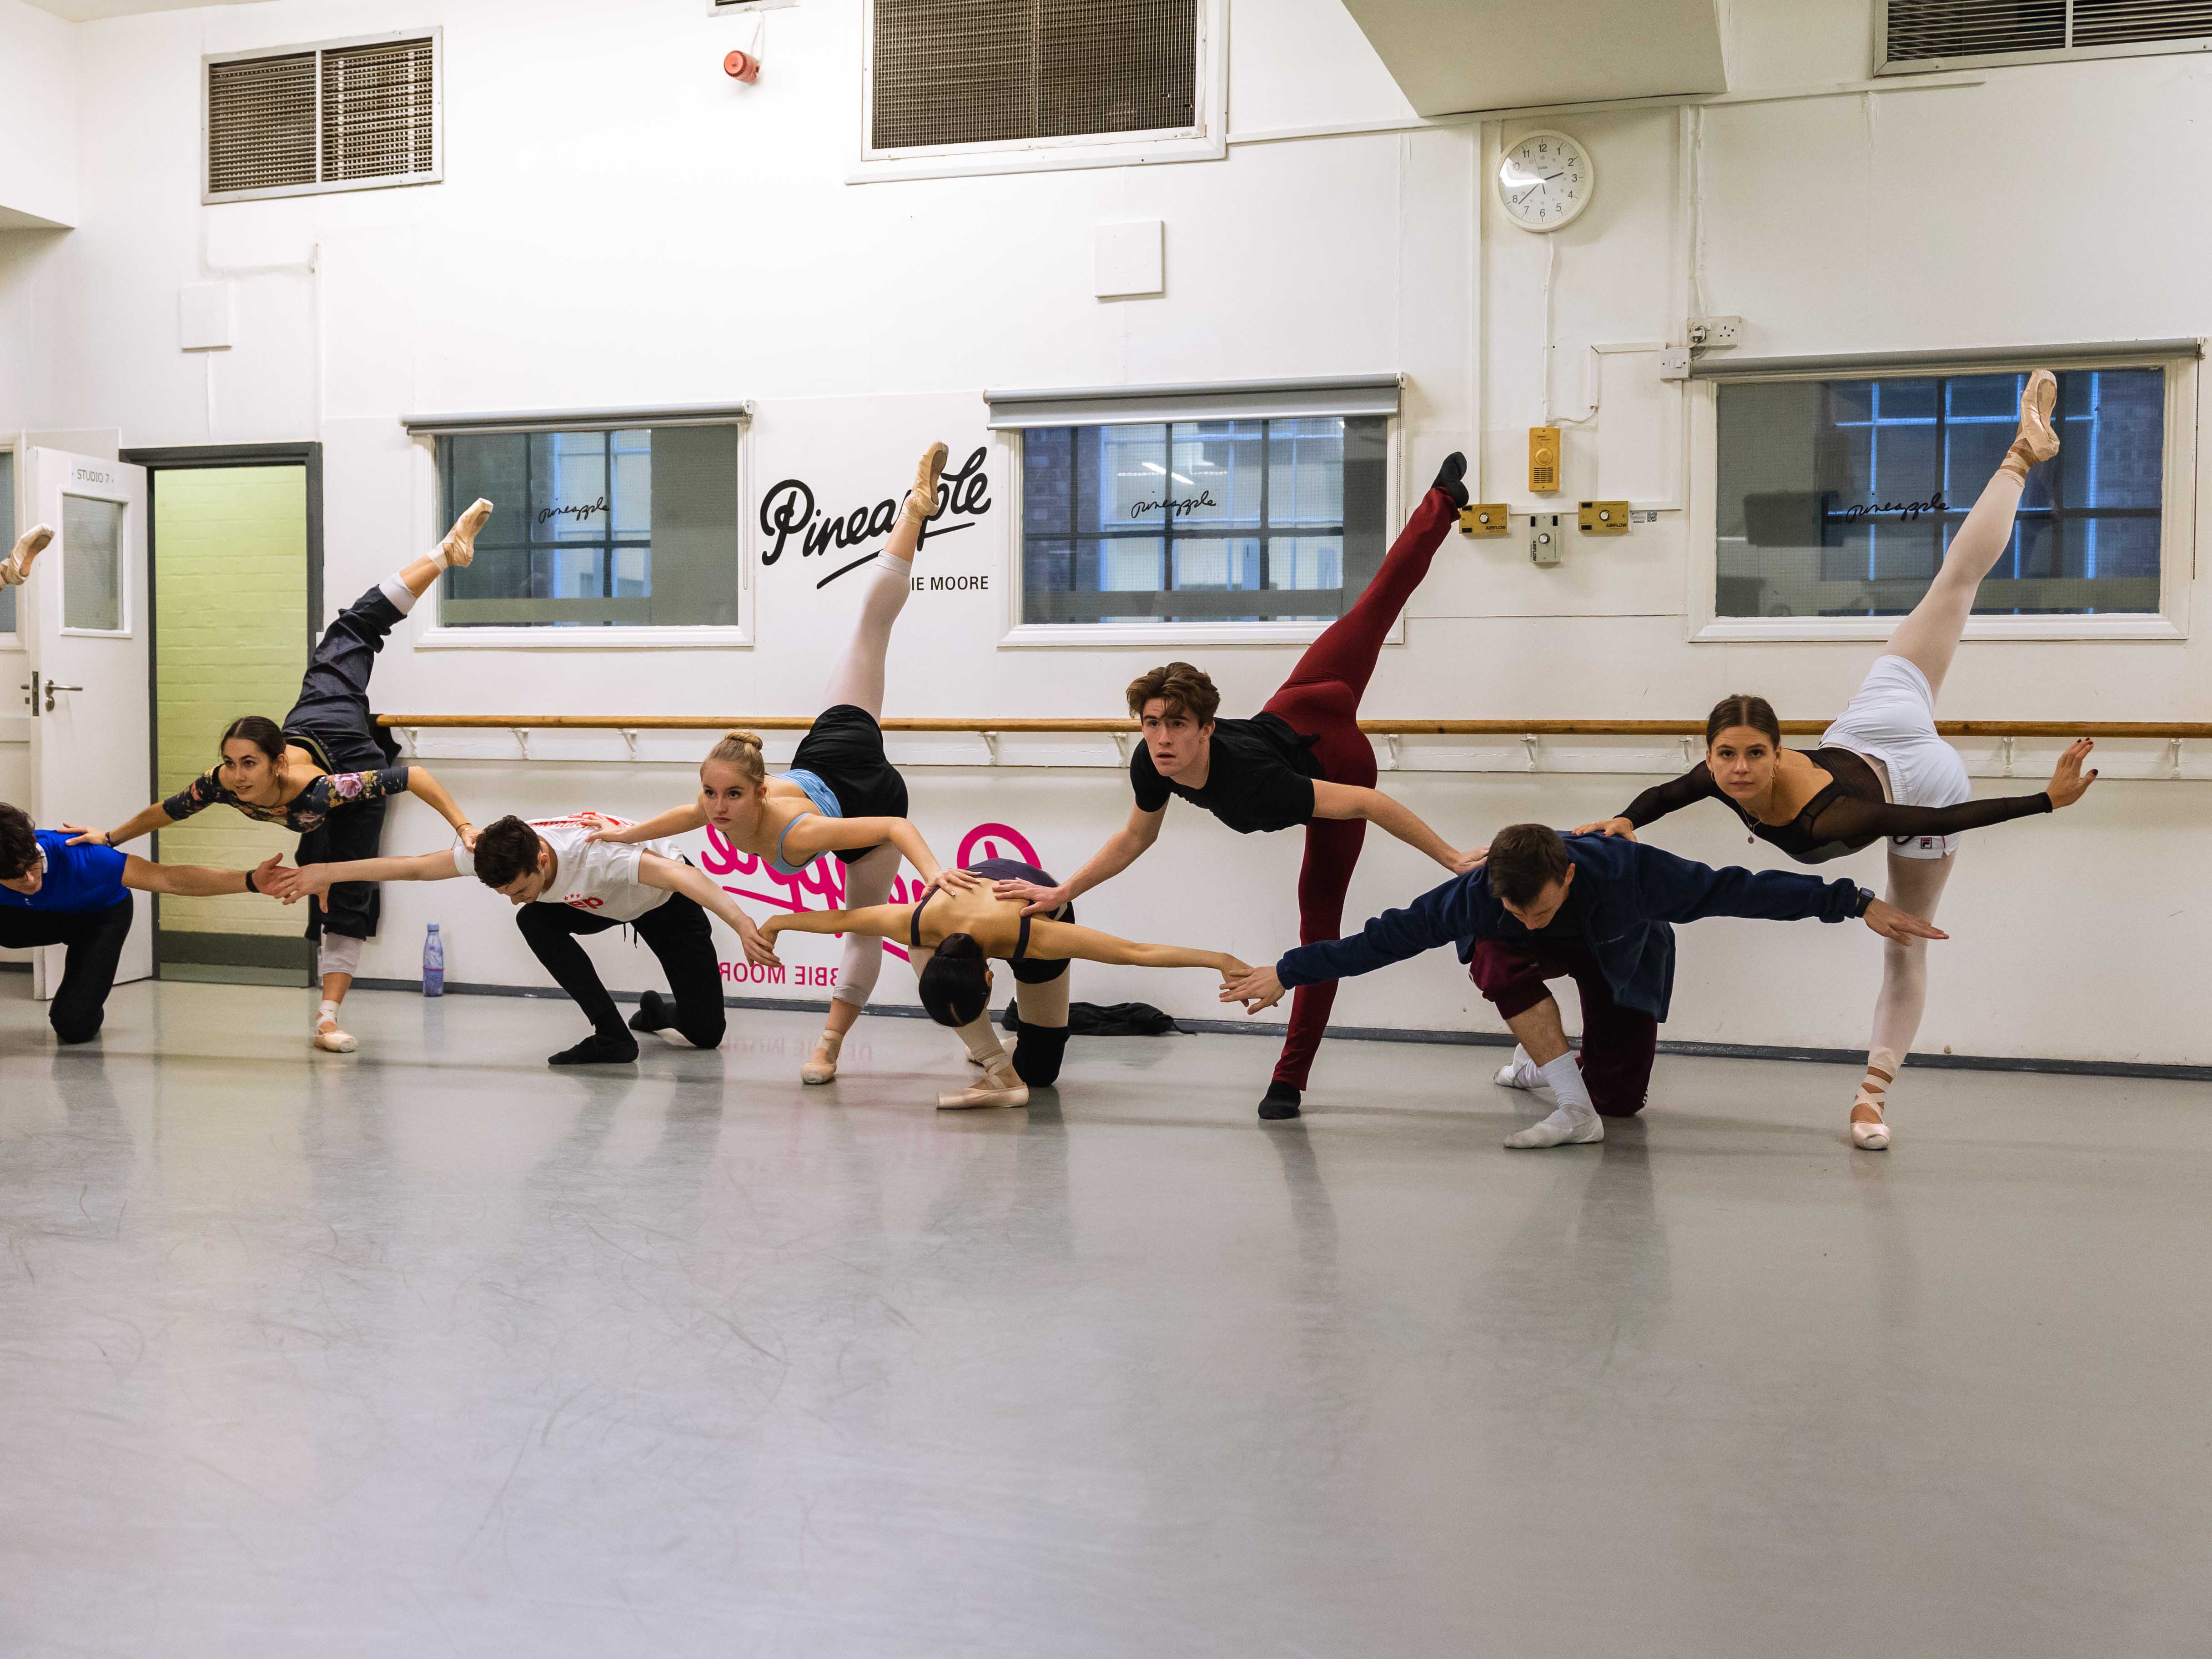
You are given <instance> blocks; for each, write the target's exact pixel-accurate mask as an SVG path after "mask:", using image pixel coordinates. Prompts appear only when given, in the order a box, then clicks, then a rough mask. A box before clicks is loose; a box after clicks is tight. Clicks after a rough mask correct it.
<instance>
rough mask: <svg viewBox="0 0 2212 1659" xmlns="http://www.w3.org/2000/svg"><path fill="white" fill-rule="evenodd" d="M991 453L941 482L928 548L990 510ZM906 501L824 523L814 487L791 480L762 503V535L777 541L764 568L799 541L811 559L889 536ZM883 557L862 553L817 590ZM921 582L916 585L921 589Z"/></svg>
mask: <svg viewBox="0 0 2212 1659" xmlns="http://www.w3.org/2000/svg"><path fill="white" fill-rule="evenodd" d="M987 453H989V452H988V451H987V449H986V448H985V447H984V446H982V445H981V444H978V445H976V446H975V449H974V451H973V452H972V453H970V454H969V457H968V459H966V460H964V461H963V462H961V463H960V465H959V467H958V469H957V470H947V471H946V472H945V476H944V477H943V478H941V479H940V480H939V482H938V485H937V511H936V512H934V513H932V514H931V515H930V518H929V522H928V523H927V524H925V525H924V526H922V527H921V540H922V544H923V545H924V546H927V545H928V544H929V543H931V542H933V541H934V540H935V539H936V538H938V537H939V536H950V535H953V534H955V533H956V532H959V531H963V530H972V529H974V528H975V521H976V520H978V519H980V518H981V517H982V516H983V515H984V514H985V513H988V512H989V511H990V510H991V479H990V476H989V475H988V474H987V473H986V472H985V471H983V458H984V456H985V455H986V454H987ZM904 499H905V498H904V496H902V495H886V496H885V497H884V499H883V500H881V501H878V502H877V503H875V505H874V506H872V507H869V506H866V505H862V506H860V507H854V508H853V509H852V511H850V512H849V513H836V514H833V515H832V516H830V517H829V518H824V517H823V515H822V511H821V509H820V508H819V507H817V506H816V505H815V500H814V486H813V485H811V484H810V483H807V482H806V480H805V479H804V478H786V479H784V480H783V481H782V482H781V483H777V484H775V485H772V486H771V487H770V488H769V492H768V494H767V495H763V496H762V497H761V504H760V527H761V533H762V534H763V535H764V536H773V537H774V538H775V540H774V541H773V542H772V543H770V544H769V546H768V547H767V548H766V549H764V550H763V551H762V553H761V562H762V563H763V564H764V565H766V564H774V563H775V562H776V561H777V560H779V559H781V557H782V556H783V554H784V549H785V548H786V547H787V546H788V545H789V544H790V543H791V540H792V538H793V537H797V538H799V557H800V558H802V559H812V558H818V557H821V556H825V555H828V554H829V553H831V552H832V551H836V552H840V553H842V552H843V551H845V550H848V549H849V548H855V547H859V546H860V545H861V544H863V543H865V542H872V541H873V540H875V539H876V538H878V537H879V536H888V535H890V533H891V526H893V525H895V524H896V523H897V522H898V513H899V503H900V502H901V501H903V500H904ZM882 554H883V549H881V548H878V549H877V550H875V551H874V552H872V553H863V554H861V555H860V557H858V558H857V559H854V560H851V561H849V562H847V563H844V564H841V565H839V566H838V567H837V568H836V569H835V570H832V571H831V572H830V573H829V574H828V575H826V576H824V577H823V578H822V579H821V580H819V581H817V582H816V583H815V584H814V585H815V586H817V588H819V587H827V586H829V584H830V583H831V582H834V581H836V580H837V578H838V577H840V576H845V575H850V574H852V573H853V572H854V571H855V570H858V569H859V568H860V567H861V566H862V565H864V564H869V563H872V562H874V561H875V560H876V559H878V557H880V556H882ZM921 580H922V579H921V578H919V577H917V578H916V579H915V586H917V587H919V586H921ZM938 585H939V586H945V583H944V582H940V583H939V584H938ZM977 585H978V586H980V585H981V584H977Z"/></svg>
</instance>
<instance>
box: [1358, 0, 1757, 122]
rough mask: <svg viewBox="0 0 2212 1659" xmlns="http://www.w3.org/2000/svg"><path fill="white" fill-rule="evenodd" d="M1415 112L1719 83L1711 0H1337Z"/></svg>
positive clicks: (1709, 88) (1717, 30)
mask: <svg viewBox="0 0 2212 1659" xmlns="http://www.w3.org/2000/svg"><path fill="white" fill-rule="evenodd" d="M1344 3H1345V9H1346V10H1348V11H1349V12H1351V14H1352V16H1353V17H1354V18H1356V19H1357V20H1358V23H1359V27H1361V28H1362V29H1363V30H1364V31H1365V32H1366V35H1367V38H1368V40H1370V41H1371V42H1373V44H1374V46H1375V50H1376V52H1378V53H1379V54H1380V55H1381V57H1382V58H1383V63H1384V64H1387V65H1388V66H1389V70H1390V73H1391V74H1392V76H1395V78H1396V80H1397V82H1398V85H1399V87H1400V88H1401V89H1402V90H1403V91H1404V93H1405V94H1406V96H1407V99H1408V100H1410V101H1411V102H1412V104H1413V107H1414V108H1415V109H1417V110H1419V112H1421V113H1422V114H1424V115H1455V114H1458V113H1460V112H1462V111H1466V110H1485V109H1515V108H1522V107H1526V106H1529V105H1533V104H1579V103H1589V102H1594V101H1595V100H1599V99H1604V98H1644V97H1650V96H1653V95H1656V94H1663V93H1686V92H1725V91H1726V90H1727V89H1728V76H1727V72H1726V70H1725V69H1724V67H1723V63H1722V59H1721V27H1720V15H1719V7H1718V5H1717V0H1344Z"/></svg>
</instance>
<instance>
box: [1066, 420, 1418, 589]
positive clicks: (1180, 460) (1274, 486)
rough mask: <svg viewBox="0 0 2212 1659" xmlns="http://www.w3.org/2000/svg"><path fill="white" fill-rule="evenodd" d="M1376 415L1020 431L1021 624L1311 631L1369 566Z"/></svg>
mask: <svg viewBox="0 0 2212 1659" xmlns="http://www.w3.org/2000/svg"><path fill="white" fill-rule="evenodd" d="M1387 430H1388V422H1385V421H1383V420H1382V419H1379V418H1369V419H1356V418H1354V419H1347V418H1346V417H1345V416H1304V417H1292V418H1290V419H1284V420H1218V421H1189V422H1181V421H1177V422H1155V423H1148V424H1145V425H1135V426H1063V427H1041V428H1031V429H1030V430H1029V431H1027V432H1025V433H1024V435H1023V439H1022V620H1023V621H1024V623H1146V622H1316V621H1327V620H1328V619H1330V618H1333V617H1337V616H1339V615H1340V614H1342V612H1343V610H1344V607H1345V605H1346V604H1348V603H1349V602H1350V601H1351V600H1352V599H1357V598H1358V596H1359V593H1360V592H1361V590H1362V589H1363V588H1364V587H1365V586H1366V585H1367V579H1368V577H1369V576H1370V575H1371V574H1373V573H1374V571H1375V569H1376V567H1377V566H1378V565H1380V564H1381V562H1382V560H1383V550H1384V546H1385V544H1386V541H1387V538H1386V535H1385V533H1384V532H1385V526H1384V523H1383V519H1384V512H1383V505H1384V495H1385V489H1384V482H1385V473H1386V466H1385V459H1386V458H1385V441H1386V434H1387Z"/></svg>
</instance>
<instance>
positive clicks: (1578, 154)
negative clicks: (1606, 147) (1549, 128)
mask: <svg viewBox="0 0 2212 1659" xmlns="http://www.w3.org/2000/svg"><path fill="white" fill-rule="evenodd" d="M1596 187H1597V173H1596V170H1595V168H1594V167H1591V166H1590V159H1589V151H1588V150H1586V149H1583V147H1582V143H1581V141H1580V140H1578V139H1574V138H1570V137H1567V135H1566V134H1565V133H1564V132H1532V133H1530V134H1528V136H1527V137H1524V138H1522V139H1521V140H1520V141H1519V142H1518V143H1516V144H1515V145H1514V146H1513V148H1512V149H1509V150H1507V151H1506V152H1505V156H1504V160H1503V161H1500V162H1499V163H1498V200H1499V201H1500V202H1502V203H1503V204H1504V206H1505V215H1506V217H1508V218H1510V220H1512V221H1513V222H1514V223H1515V224H1516V225H1518V226H1520V227H1521V228H1522V229H1523V230H1557V229H1558V228H1559V227H1560V226H1561V225H1564V224H1566V223H1568V222H1570V221H1571V220H1572V219H1573V218H1574V217H1575V216H1576V215H1577V214H1578V213H1580V212H1581V211H1582V210H1583V209H1584V208H1586V207H1588V206H1589V198H1590V192H1591V191H1593V190H1595V188H1596Z"/></svg>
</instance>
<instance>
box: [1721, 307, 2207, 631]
mask: <svg viewBox="0 0 2212 1659" xmlns="http://www.w3.org/2000/svg"><path fill="white" fill-rule="evenodd" d="M2201 353H2202V343H2201V342H2197V341H2189V342H2160V343H2154V344H2153V345H2151V346H2150V347H2149V349H2145V348H2143V347H2142V346H2138V347H2136V348H2135V349H2130V348H2129V347H2127V346H2125V345H2117V346H2112V347H2106V348H2093V347H2089V348H2085V347H2079V346H2073V347H2066V346H2058V347H2045V348H2042V349H2038V348H2035V347H2032V346H2031V347H2023V348H2021V349H2006V350H2003V351H1987V352H1984V351H1969V350H1961V351H1958V352H1954V353H1938V352H1924V353H1923V352H1909V353H1896V354H1891V355H1887V356H1838V357H1830V358H1820V359H1812V358H1807V359H1798V360H1790V359H1773V360H1770V361H1769V362H1765V363H1760V362H1757V361H1751V362H1743V363H1741V364H1727V365H1718V364H1717V365H1715V366H1714V367H1713V368H1711V369H1710V370H1708V371H1707V372H1706V373H1705V374H1696V375H1694V377H1693V378H1692V380H1691V382H1690V385H1689V387H1688V396H1689V410H1688V416H1689V426H1690V465H1691V472H1690V476H1691V478H1692V481H1693V483H1694V488H1693V489H1692V500H1691V502H1690V523H1689V558H1688V559H1687V561H1686V563H1687V566H1688V570H1689V584H1690V586H1689V593H1688V596H1687V602H1686V617H1687V623H1688V626H1687V629H1686V637H1687V639H1688V641H1689V642H1690V643H1691V644H1692V645H1714V644H1729V643H1741V642H1743V641H1792V640H1794V641H1832V640H1886V639H1887V638H1888V637H1889V636H1890V635H1891V634H1892V633H1893V632H1894V631H1895V630H1896V628H1897V624H1898V622H1899V618H1897V617H1723V616H1721V615H1720V614H1719V604H1720V594H1719V575H1720V536H1719V513H1720V433H1719V419H1718V416H1719V398H1718V387H1719V385H1720V383H1721V382H1722V381H1723V380H1728V381H1730V382H1734V383H1738V384H1751V383H1754V382H1767V383H1771V382H1776V381H1784V380H1879V379H1888V378H1899V379H1902V378H1916V379H1917V378H1923V377H1930V378H1932V377H1934V376H1937V375H1965V374H2021V373H2025V372H2027V371H2030V370H2033V369H2036V368H2051V369H2067V370H2081V369H2110V368H2159V369H2162V370H2163V371H2164V372H2165V375H2166V447H2165V452H2164V455H2163V458H2162V459H2161V462H2160V465H2161V468H2162V470H2163V475H2164V476H2163V478H2162V480H2161V482H2162V485H2163V489H2162V490H2161V494H2160V507H2159V548H2158V570H2159V608H2158V611H2157V613H2156V614H2155V615H2151V616H2144V615H2140V614H2136V615H2105V616H2087V617H2063V616H2058V617H1973V618H1972V620H1970V621H1969V622H1968V623H1967V624H1966V633H1965V634H1964V635H1962V636H1961V637H1962V638H1965V639H1969V640H2180V639H2186V638H2188V637H2189V599H2190V590H2191V586H2192V585H2193V583H2194V580H2195V576H2196V567H2197V368H2198V363H2199V359H2200V356H2201Z"/></svg>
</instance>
